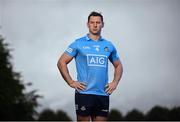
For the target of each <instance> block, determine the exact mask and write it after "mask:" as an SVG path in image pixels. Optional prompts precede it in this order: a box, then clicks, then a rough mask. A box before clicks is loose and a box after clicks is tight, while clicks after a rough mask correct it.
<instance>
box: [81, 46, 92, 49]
mask: <svg viewBox="0 0 180 122" xmlns="http://www.w3.org/2000/svg"><path fill="white" fill-rule="evenodd" d="M83 49H91V48H90V47H89V46H83Z"/></svg>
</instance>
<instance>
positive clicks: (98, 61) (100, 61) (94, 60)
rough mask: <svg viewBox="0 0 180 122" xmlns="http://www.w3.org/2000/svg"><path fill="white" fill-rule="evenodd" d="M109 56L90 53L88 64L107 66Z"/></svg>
mask: <svg viewBox="0 0 180 122" xmlns="http://www.w3.org/2000/svg"><path fill="white" fill-rule="evenodd" d="M106 60H107V56H105V55H95V54H88V55H87V64H88V66H99V67H106V62H107V61H106Z"/></svg>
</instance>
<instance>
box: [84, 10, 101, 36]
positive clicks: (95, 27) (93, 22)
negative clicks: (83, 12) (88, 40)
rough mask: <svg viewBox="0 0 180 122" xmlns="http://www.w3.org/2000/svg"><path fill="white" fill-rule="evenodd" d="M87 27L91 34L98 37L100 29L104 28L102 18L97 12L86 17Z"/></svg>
mask: <svg viewBox="0 0 180 122" xmlns="http://www.w3.org/2000/svg"><path fill="white" fill-rule="evenodd" d="M87 26H88V28H89V32H90V33H91V34H93V35H100V33H101V29H102V28H103V26H104V22H103V16H102V15H101V14H100V13H98V12H94V11H93V12H91V13H90V14H89V16H88V22H87Z"/></svg>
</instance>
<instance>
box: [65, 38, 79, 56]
mask: <svg viewBox="0 0 180 122" xmlns="http://www.w3.org/2000/svg"><path fill="white" fill-rule="evenodd" d="M77 52H78V50H77V42H76V41H74V42H73V43H71V44H70V45H69V46H68V48H67V49H66V50H65V53H66V54H68V55H69V56H72V57H74V56H76V54H77Z"/></svg>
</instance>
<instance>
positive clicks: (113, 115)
mask: <svg viewBox="0 0 180 122" xmlns="http://www.w3.org/2000/svg"><path fill="white" fill-rule="evenodd" d="M119 120H122V114H121V112H119V111H118V110H116V109H112V110H111V111H110V113H109V116H108V121H119Z"/></svg>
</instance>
